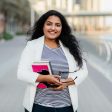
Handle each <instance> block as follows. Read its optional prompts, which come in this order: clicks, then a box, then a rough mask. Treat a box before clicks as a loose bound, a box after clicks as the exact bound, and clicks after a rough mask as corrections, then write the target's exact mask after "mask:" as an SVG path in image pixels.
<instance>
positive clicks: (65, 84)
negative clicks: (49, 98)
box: [53, 78, 75, 91]
mask: <svg viewBox="0 0 112 112" xmlns="http://www.w3.org/2000/svg"><path fill="white" fill-rule="evenodd" d="M60 82H61V83H62V84H61V85H59V86H58V87H54V88H53V90H56V91H61V90H64V89H65V88H67V87H68V86H70V85H74V84H75V82H74V80H73V79H72V78H67V79H61V80H60Z"/></svg>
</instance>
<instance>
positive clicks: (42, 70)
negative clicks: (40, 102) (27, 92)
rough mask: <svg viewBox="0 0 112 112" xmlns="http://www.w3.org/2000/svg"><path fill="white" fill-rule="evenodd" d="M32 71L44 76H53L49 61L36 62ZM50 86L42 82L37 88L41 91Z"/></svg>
mask: <svg viewBox="0 0 112 112" xmlns="http://www.w3.org/2000/svg"><path fill="white" fill-rule="evenodd" d="M32 70H33V72H36V73H39V74H42V75H48V74H49V75H50V74H52V72H51V66H50V62H49V61H38V62H34V63H33V64H32ZM47 87H48V84H47V83H46V82H40V83H39V84H38V85H37V88H40V89H44V88H47Z"/></svg>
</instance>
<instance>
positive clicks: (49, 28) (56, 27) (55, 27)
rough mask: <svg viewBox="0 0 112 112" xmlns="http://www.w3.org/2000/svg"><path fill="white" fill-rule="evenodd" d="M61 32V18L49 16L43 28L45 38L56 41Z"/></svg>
mask: <svg viewBox="0 0 112 112" xmlns="http://www.w3.org/2000/svg"><path fill="white" fill-rule="evenodd" d="M61 31H62V24H61V20H60V18H59V17H57V16H49V17H48V18H47V20H46V21H45V23H44V27H43V32H44V35H45V38H47V39H53V40H54V39H56V38H58V37H59V35H60V34H61Z"/></svg>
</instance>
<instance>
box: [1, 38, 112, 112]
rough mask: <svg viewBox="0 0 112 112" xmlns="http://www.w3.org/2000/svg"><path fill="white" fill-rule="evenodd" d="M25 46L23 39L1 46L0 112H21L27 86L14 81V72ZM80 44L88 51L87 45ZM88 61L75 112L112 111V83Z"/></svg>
mask: <svg viewBox="0 0 112 112" xmlns="http://www.w3.org/2000/svg"><path fill="white" fill-rule="evenodd" d="M82 40H83V39H82ZM83 41H84V40H83ZM84 43H85V42H84ZM25 44H26V41H25V39H24V38H22V37H18V38H15V39H14V40H13V41H9V42H5V43H0V62H1V64H0V101H1V103H0V112H24V109H23V106H22V100H23V97H24V89H25V86H26V84H25V83H24V82H22V81H19V80H17V76H16V72H17V65H18V61H19V58H20V54H21V52H22V49H23V48H24V46H25ZM83 45H84V46H85V48H89V49H90V46H89V44H88V43H86V44H83ZM87 50H88V49H87ZM90 50H91V49H90ZM88 53H89V52H88ZM90 56H91V55H90ZM91 62H92V61H88V64H87V67H88V70H89V75H88V77H87V79H86V80H85V81H84V82H83V83H82V84H81V85H79V88H78V90H79V108H78V112H112V82H111V81H110V80H108V79H107V78H106V77H105V76H104V75H102V73H101V72H100V71H98V69H96V68H94V67H93V66H92V64H91ZM98 65H99V66H100V63H98Z"/></svg>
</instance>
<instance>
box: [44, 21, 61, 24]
mask: <svg viewBox="0 0 112 112" xmlns="http://www.w3.org/2000/svg"><path fill="white" fill-rule="evenodd" d="M46 22H49V23H52V22H51V21H46ZM56 24H61V23H56Z"/></svg>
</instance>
